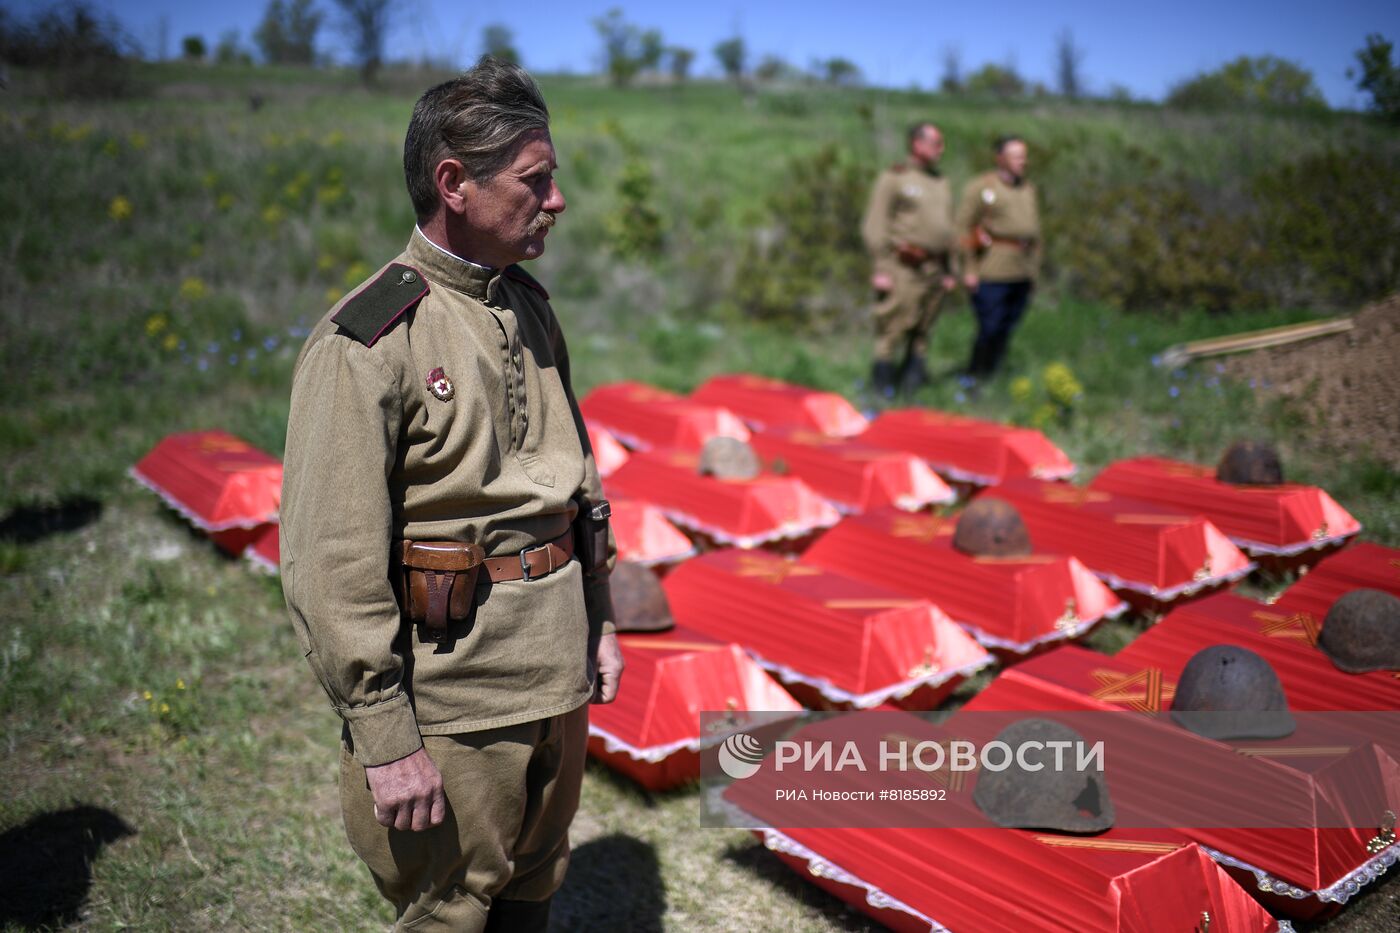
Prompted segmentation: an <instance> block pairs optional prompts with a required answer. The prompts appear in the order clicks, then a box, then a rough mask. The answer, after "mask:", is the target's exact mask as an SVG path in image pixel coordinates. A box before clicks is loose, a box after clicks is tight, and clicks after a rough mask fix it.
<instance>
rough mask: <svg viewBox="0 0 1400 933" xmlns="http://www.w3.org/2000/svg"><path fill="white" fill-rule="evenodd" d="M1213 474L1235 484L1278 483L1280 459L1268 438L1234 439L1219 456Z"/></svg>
mask: <svg viewBox="0 0 1400 933" xmlns="http://www.w3.org/2000/svg"><path fill="white" fill-rule="evenodd" d="M1215 478H1216V479H1218V480H1220V481H1221V482H1222V483H1231V484H1233V485H1236V486H1277V485H1279V484H1280V483H1282V482H1283V461H1282V460H1280V459H1279V456H1278V448H1277V447H1275V446H1274V445H1273V444H1270V443H1269V442H1268V441H1236V442H1235V443H1233V444H1231V445H1230V449H1229V450H1227V451H1225V456H1223V457H1221V458H1220V463H1219V465H1217V466H1216V468H1215Z"/></svg>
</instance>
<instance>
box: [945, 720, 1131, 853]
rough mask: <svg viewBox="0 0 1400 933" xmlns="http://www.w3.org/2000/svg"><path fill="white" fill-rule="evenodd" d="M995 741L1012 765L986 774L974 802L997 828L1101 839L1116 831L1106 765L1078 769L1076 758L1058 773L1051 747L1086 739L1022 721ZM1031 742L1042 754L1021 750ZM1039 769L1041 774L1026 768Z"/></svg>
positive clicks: (1052, 725) (1058, 726)
mask: <svg viewBox="0 0 1400 933" xmlns="http://www.w3.org/2000/svg"><path fill="white" fill-rule="evenodd" d="M996 741H998V742H1005V743H1006V744H1007V745H1008V746H1010V747H1011V750H1012V752H1013V755H1012V757H1011V765H1010V767H1008V768H1006V769H1005V770H1002V771H991V770H986V769H984V770H982V771H981V772H980V773H979V774H978V776H977V787H976V788H975V789H974V790H973V792H972V800H973V802H974V803H976V804H977V806H978V808H979V809H980V810H981V811H982V812H983V813H985V814H986V815H987V816H988V818H990V819H991V821H992V822H994V823H996V824H997V825H998V826H1005V827H1007V828H1009V829H1057V830H1060V831H1062V832H1067V833H1101V832H1103V831H1104V830H1105V829H1108V828H1109V827H1110V826H1112V825H1113V801H1112V800H1110V799H1109V796H1108V781H1107V779H1106V778H1105V777H1104V773H1103V768H1102V762H1101V761H1100V764H1099V766H1097V767H1087V766H1086V767H1084V768H1083V769H1079V768H1077V765H1078V763H1079V762H1078V757H1079V756H1078V754H1077V753H1075V752H1071V753H1068V754H1065V755H1063V757H1062V758H1061V759H1060V761H1061V765H1062V766H1061V767H1059V768H1057V767H1056V752H1055V749H1053V748H1047V747H1045V744H1044V743H1048V742H1071V743H1075V747H1077V746H1078V745H1080V744H1083V742H1084V737H1083V736H1082V735H1080V734H1079V733H1078V732H1076V731H1074V730H1073V729H1071V728H1070V727H1069V726H1066V725H1064V724H1062V723H1058V722H1055V721H1053V720H1050V719H1022V720H1019V721H1017V722H1013V723H1012V724H1011V725H1009V726H1007V727H1006V728H1005V729H1003V730H1001V732H1000V733H999V734H998V735H997V737H996ZM1026 742H1040V743H1042V744H1041V747H1040V748H1038V749H1034V748H1031V749H1022V750H1020V751H1019V752H1018V749H1020V747H1021V746H1022V745H1023V744H1024V743H1026ZM1022 759H1024V760H1025V762H1026V763H1027V764H1030V765H1033V766H1034V765H1039V766H1040V767H1039V769H1038V770H1032V769H1028V768H1025V767H1023V766H1022Z"/></svg>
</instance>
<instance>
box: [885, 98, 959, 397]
mask: <svg viewBox="0 0 1400 933" xmlns="http://www.w3.org/2000/svg"><path fill="white" fill-rule="evenodd" d="M942 156H943V134H942V133H940V132H939V130H938V128H937V127H936V126H934V125H933V124H931V123H919V124H916V125H914V126H913V127H911V128H910V130H909V155H908V158H907V159H906V160H905V161H903V162H898V163H896V164H894V165H892V166H890V167H889V168H888V169H886V170H885V171H884V172H882V173H881V174H880V177H879V178H878V179H877V180H876V182H875V190H874V191H873V192H872V193H871V195H870V204H869V206H868V207H867V208H866V211H865V220H864V222H863V223H862V225H861V236H862V237H863V239H864V240H865V247H866V249H867V250H868V251H869V253H870V258H871V263H872V266H873V270H872V272H871V276H870V285H871V287H872V288H873V289H874V290H875V309H874V316H875V362H874V365H873V367H872V372H871V380H872V384H873V386H874V389H875V391H876V393H877V394H878V395H879V396H880V397H881V398H884V399H891V398H893V397H894V396H895V394H896V392H898V391H899V390H901V389H903V390H905V391H909V392H912V391H914V390H915V389H917V388H918V387H919V386H921V385H923V384H924V383H926V382H927V381H928V371H927V368H926V364H925V362H924V355H925V353H926V352H927V350H928V332H929V329H930V328H931V327H932V326H933V322H934V320H936V319H937V317H938V313H939V311H940V310H941V309H942V305H943V300H944V298H945V296H946V295H947V294H948V292H950V291H952V290H953V289H954V288H955V287H956V286H957V278H956V270H955V268H954V265H953V262H954V258H955V254H954V245H955V242H956V237H955V234H954V227H953V197H952V191H951V189H950V188H949V185H948V180H947V179H946V178H944V177H943V176H942V174H941V173H940V172H939V168H938V160H939V159H940V158H941V157H942Z"/></svg>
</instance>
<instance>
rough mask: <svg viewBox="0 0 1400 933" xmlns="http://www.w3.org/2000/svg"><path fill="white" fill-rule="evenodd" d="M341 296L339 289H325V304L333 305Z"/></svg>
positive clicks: (332, 287)
mask: <svg viewBox="0 0 1400 933" xmlns="http://www.w3.org/2000/svg"><path fill="white" fill-rule="evenodd" d="M341 294H342V292H341V291H340V289H338V288H336V287H335V286H334V285H332V286H331V287H330V288H328V289H326V304H328V305H333V304H335V303H336V302H337V301H339V300H340V296H341Z"/></svg>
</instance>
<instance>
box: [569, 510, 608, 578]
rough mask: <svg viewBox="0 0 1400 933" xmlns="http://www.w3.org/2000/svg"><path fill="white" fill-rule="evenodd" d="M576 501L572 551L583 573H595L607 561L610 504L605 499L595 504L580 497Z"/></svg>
mask: <svg viewBox="0 0 1400 933" xmlns="http://www.w3.org/2000/svg"><path fill="white" fill-rule="evenodd" d="M577 502H578V517H577V518H575V519H574V551H575V553H577V554H578V556H579V560H580V562H582V564H583V572H584V573H587V574H593V573H597V572H598V571H599V570H601V569H603V567H605V566H606V565H607V563H608V525H609V524H610V522H609V519H611V518H612V506H611V505H610V504H608V500H606V499H604V500H602V501H601V502H598V503H597V504H596V505H595V504H594V503H592V502H589V501H588V500H587V499H584V498H581V497H580V498H579V499H577Z"/></svg>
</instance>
